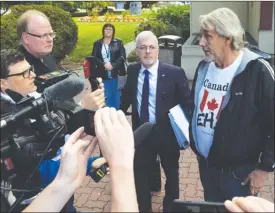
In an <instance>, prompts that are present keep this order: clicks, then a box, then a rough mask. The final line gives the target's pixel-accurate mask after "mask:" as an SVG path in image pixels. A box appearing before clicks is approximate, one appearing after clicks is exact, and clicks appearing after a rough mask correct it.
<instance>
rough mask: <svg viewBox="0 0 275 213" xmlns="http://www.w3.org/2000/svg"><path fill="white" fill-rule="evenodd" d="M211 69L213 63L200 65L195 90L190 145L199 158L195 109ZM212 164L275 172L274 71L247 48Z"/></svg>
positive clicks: (216, 136) (219, 126)
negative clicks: (244, 165) (209, 68)
mask: <svg viewBox="0 0 275 213" xmlns="http://www.w3.org/2000/svg"><path fill="white" fill-rule="evenodd" d="M208 66H209V62H205V61H202V62H200V64H199V66H198V68H197V70H196V74H195V78H194V83H193V88H192V91H191V94H192V97H193V100H194V105H193V108H192V118H193V119H192V123H191V124H190V129H189V130H190V134H189V135H190V140H191V143H190V145H191V148H192V149H193V151H194V152H195V153H196V154H197V155H199V156H201V155H200V154H199V152H198V150H197V146H196V144H197V141H196V134H195V127H196V119H195V117H196V116H195V115H196V112H195V110H196V106H197V105H198V103H199V100H198V94H199V91H200V89H201V86H202V83H203V81H204V78H205V75H206V73H207V69H208ZM197 108H198V107H197ZM193 114H194V116H193ZM201 157H202V156H201ZM208 161H209V164H210V165H213V166H215V167H217V168H226V167H233V168H234V167H236V166H239V165H243V164H251V165H254V164H257V163H259V168H260V169H262V170H265V171H274V70H273V69H272V67H271V66H270V65H269V64H268V62H266V61H265V60H263V59H262V58H261V57H260V56H259V55H257V54H255V53H253V52H251V51H250V50H248V49H246V48H245V49H244V57H243V59H242V62H241V65H240V66H239V68H238V70H237V72H236V74H235V76H234V78H233V80H232V84H231V88H230V89H229V90H228V91H227V94H226V96H225V101H224V102H223V105H222V111H221V114H220V117H219V120H218V121H217V123H216V127H215V132H214V138H213V144H212V146H211V148H210V151H209V155H208ZM258 161H259V162H258Z"/></svg>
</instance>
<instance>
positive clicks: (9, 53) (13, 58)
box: [0, 49, 25, 78]
mask: <svg viewBox="0 0 275 213" xmlns="http://www.w3.org/2000/svg"><path fill="white" fill-rule="evenodd" d="M24 59H25V57H24V55H23V54H22V53H21V52H20V51H19V50H15V49H3V50H1V72H0V78H6V77H7V76H8V75H9V73H10V70H9V66H11V65H13V64H16V63H18V62H20V61H24Z"/></svg>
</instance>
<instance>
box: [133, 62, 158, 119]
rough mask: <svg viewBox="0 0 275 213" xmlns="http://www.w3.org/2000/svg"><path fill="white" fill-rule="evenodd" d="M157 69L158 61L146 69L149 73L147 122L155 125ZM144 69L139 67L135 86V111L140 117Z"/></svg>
mask: <svg viewBox="0 0 275 213" xmlns="http://www.w3.org/2000/svg"><path fill="white" fill-rule="evenodd" d="M158 67H159V61H158V60H157V62H156V63H155V64H154V65H153V66H152V67H150V68H149V69H147V70H148V71H149V121H150V122H151V123H152V124H155V123H156V95H157V79H158ZM144 70H146V68H145V67H144V66H143V65H141V69H140V71H139V75H138V86H137V110H138V114H139V116H140V108H141V100H142V88H143V82H144V76H145V74H144V73H143V71H144Z"/></svg>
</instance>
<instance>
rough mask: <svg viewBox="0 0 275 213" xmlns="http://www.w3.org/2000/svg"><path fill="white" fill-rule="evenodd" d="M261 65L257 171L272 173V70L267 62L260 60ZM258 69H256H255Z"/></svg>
mask: <svg viewBox="0 0 275 213" xmlns="http://www.w3.org/2000/svg"><path fill="white" fill-rule="evenodd" d="M260 61H261V63H262V64H261V65H262V67H261V68H262V69H261V70H262V71H261V74H262V75H261V79H260V82H261V84H260V88H259V90H260V96H259V97H260V100H258V103H257V105H258V108H259V112H260V113H261V115H260V116H261V119H262V125H261V127H264V128H263V131H265V134H264V136H263V138H262V140H263V147H264V149H263V152H262V155H261V157H260V165H259V169H261V170H263V171H267V172H273V171H274V69H273V68H272V67H271V66H270V64H269V63H268V62H267V61H264V60H263V59H261V60H260ZM256 69H258V68H256Z"/></svg>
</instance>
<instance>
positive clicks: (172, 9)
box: [156, 5, 190, 39]
mask: <svg viewBox="0 0 275 213" xmlns="http://www.w3.org/2000/svg"><path fill="white" fill-rule="evenodd" d="M156 20H159V21H162V22H163V23H165V24H167V32H166V33H167V34H174V35H179V36H181V37H184V38H185V39H186V38H188V37H189V34H190V5H169V6H166V7H161V8H160V9H159V10H158V11H157V13H156Z"/></svg>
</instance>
